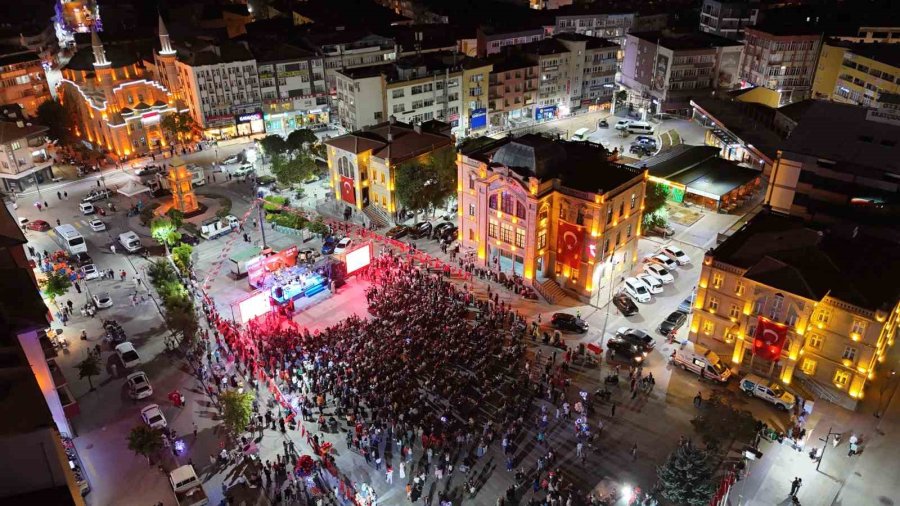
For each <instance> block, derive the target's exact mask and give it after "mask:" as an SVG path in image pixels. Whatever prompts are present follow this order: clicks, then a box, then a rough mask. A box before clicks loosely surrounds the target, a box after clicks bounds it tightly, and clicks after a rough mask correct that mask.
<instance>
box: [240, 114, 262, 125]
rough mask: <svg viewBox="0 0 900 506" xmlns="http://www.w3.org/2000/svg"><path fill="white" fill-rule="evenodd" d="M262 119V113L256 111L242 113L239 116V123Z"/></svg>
mask: <svg viewBox="0 0 900 506" xmlns="http://www.w3.org/2000/svg"><path fill="white" fill-rule="evenodd" d="M260 119H262V113H259V112H254V113H251V114H241V115H239V116H238V117H237V120H238V123H247V122H248V121H256V120H260Z"/></svg>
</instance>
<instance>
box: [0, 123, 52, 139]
mask: <svg viewBox="0 0 900 506" xmlns="http://www.w3.org/2000/svg"><path fill="white" fill-rule="evenodd" d="M47 130H48V128H47V127H45V126H43V125H32V124H30V123H24V124H23V125H22V126H19V125H18V124H17V123H16V122H14V121H0V144H9V143H10V142H13V141H15V140H18V139H23V138H25V137H30V136H32V135H37V134H40V133H43V132H46V131H47Z"/></svg>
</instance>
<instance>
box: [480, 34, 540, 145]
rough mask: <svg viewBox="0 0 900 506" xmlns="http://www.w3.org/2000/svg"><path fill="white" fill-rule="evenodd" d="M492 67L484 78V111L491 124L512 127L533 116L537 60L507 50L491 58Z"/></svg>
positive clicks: (498, 126)
mask: <svg viewBox="0 0 900 506" xmlns="http://www.w3.org/2000/svg"><path fill="white" fill-rule="evenodd" d="M491 62H492V63H493V70H491V74H490V77H489V78H488V89H489V92H488V105H489V107H488V111H489V116H490V118H489V121H490V125H491V128H503V129H507V128H515V127H517V126H522V125H525V124H527V123H529V122H530V121H531V120H532V119H533V118H534V104H535V101H536V100H537V89H538V79H539V73H538V68H539V67H538V64H537V61H535V60H533V59H531V58H530V57H528V56H526V55H525V54H522V53H521V52H511V53H509V54H504V55H496V56H494V57H492V58H491Z"/></svg>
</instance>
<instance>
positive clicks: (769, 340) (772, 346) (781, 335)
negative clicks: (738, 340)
mask: <svg viewBox="0 0 900 506" xmlns="http://www.w3.org/2000/svg"><path fill="white" fill-rule="evenodd" d="M786 340H787V325H782V324H780V323H776V322H773V321H771V320H768V319H766V318H763V317H762V316H760V317H759V320H758V322H757V324H756V332H755V333H754V334H753V354H754V355H757V356H760V357H762V358H764V359H766V360H774V361H776V362H777V361H778V360H779V359H781V349H782V348H783V347H784V343H785V341H786Z"/></svg>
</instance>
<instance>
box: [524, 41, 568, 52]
mask: <svg viewBox="0 0 900 506" xmlns="http://www.w3.org/2000/svg"><path fill="white" fill-rule="evenodd" d="M519 50H520V51H522V52H523V53H526V54H534V55H538V56H543V55H548V54H562V53H568V52H569V48H567V47H566V46H564V45H563V43H562V42H560V41H558V40H556V39H542V40H536V41H534V42H529V43H528V44H522V45H521V46H519Z"/></svg>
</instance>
